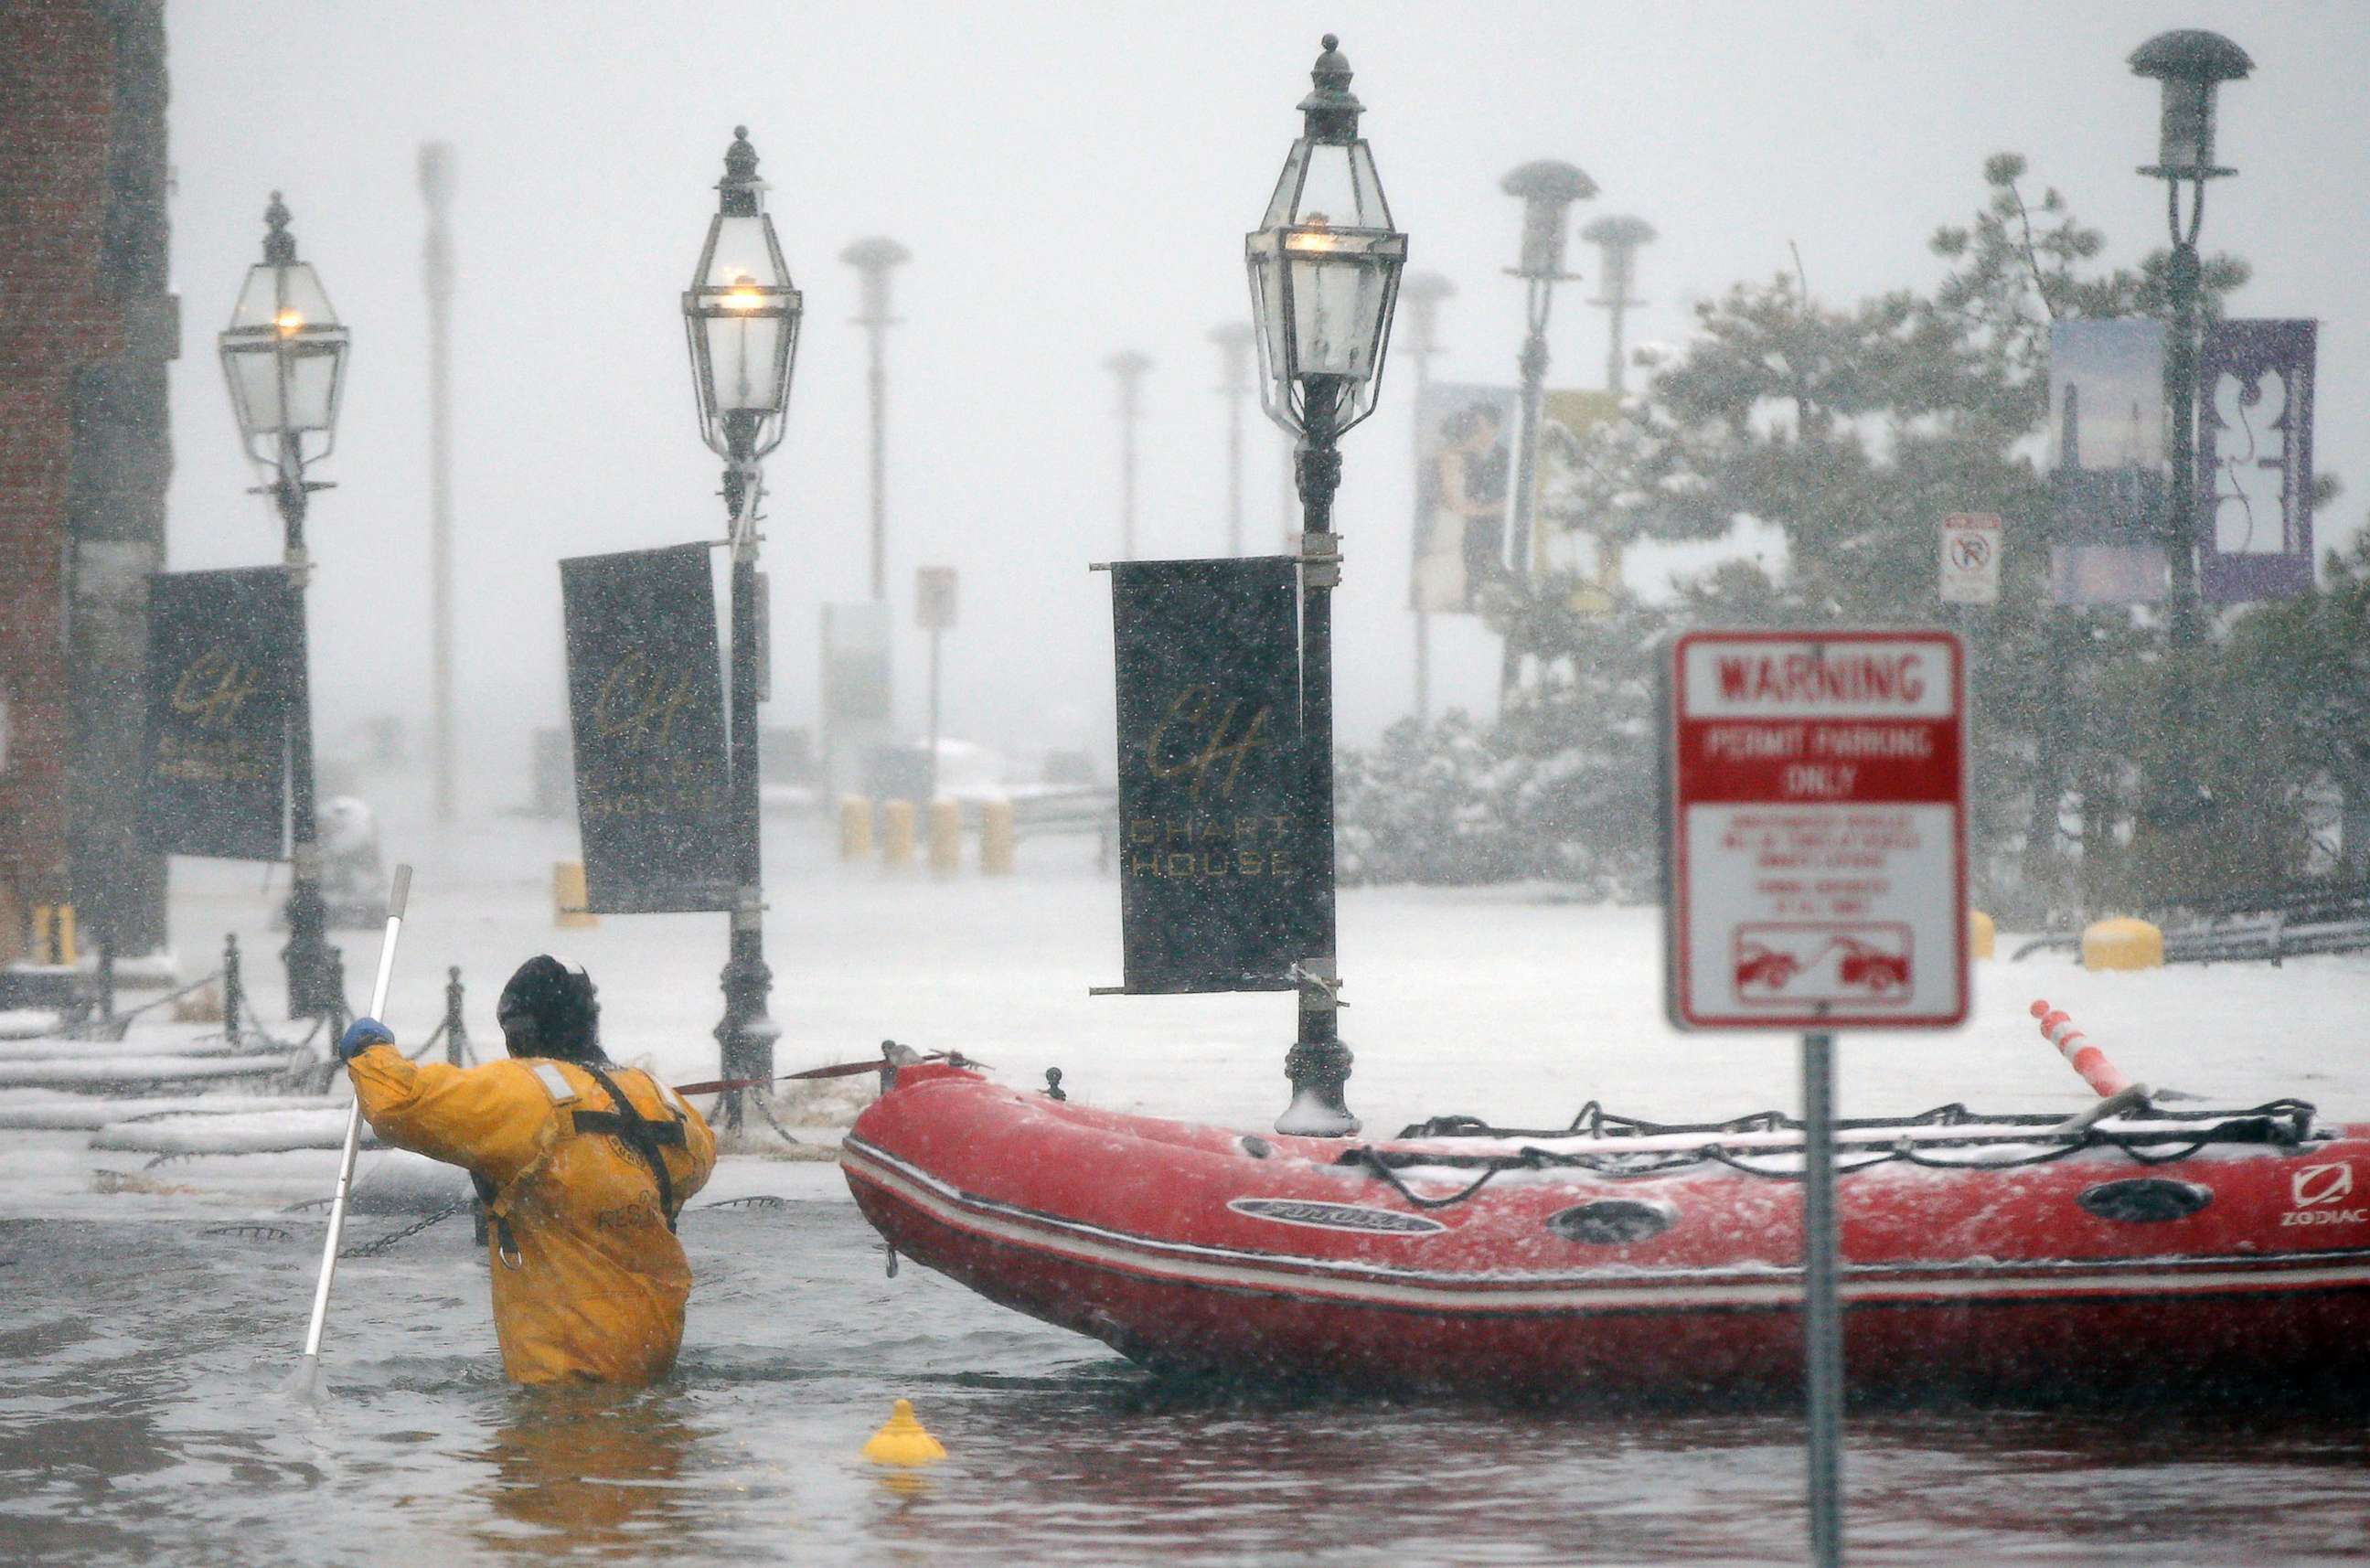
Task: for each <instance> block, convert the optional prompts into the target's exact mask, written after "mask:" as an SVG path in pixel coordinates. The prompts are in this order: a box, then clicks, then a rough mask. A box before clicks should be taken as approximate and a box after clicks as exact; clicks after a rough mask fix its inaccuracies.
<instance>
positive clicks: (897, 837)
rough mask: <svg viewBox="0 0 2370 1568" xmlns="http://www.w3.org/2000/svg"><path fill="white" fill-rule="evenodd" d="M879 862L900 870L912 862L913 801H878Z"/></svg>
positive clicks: (894, 869)
mask: <svg viewBox="0 0 2370 1568" xmlns="http://www.w3.org/2000/svg"><path fill="white" fill-rule="evenodd" d="M880 863H881V864H882V865H884V866H886V867H888V868H889V869H890V870H892V871H902V870H905V868H907V867H908V866H911V865H912V864H913V863H914V802H913V801H881V802H880Z"/></svg>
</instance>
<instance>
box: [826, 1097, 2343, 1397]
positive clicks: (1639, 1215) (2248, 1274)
mask: <svg viewBox="0 0 2370 1568" xmlns="http://www.w3.org/2000/svg"><path fill="white" fill-rule="evenodd" d="M1836 1158H1837V1170H1838V1172H1839V1177H1840V1179H1839V1182H1838V1189H1837V1190H1838V1198H1837V1203H1838V1208H1839V1213H1840V1216H1841V1224H1842V1249H1843V1259H1844V1275H1843V1284H1842V1292H1843V1300H1844V1309H1845V1310H1844V1334H1845V1360H1846V1366H1847V1377H1848V1378H1849V1381H1850V1384H1851V1387H1852V1389H1854V1391H1855V1392H1856V1393H1860V1394H1877V1395H1887V1396H1910V1397H1932V1396H1938V1395H1939V1396H1944V1397H1951V1396H1967V1395H1975V1394H1981V1393H1987V1392H2009V1391H2014V1390H2017V1389H2042V1390H2059V1389H2094V1390H2101V1391H2106V1392H2110V1393H2114V1394H2142V1393H2146V1394H2168V1395H2176V1396H2178V1395H2189V1394H2210V1393H2215V1392H2247V1393H2261V1392H2264V1391H2267V1390H2269V1389H2273V1388H2278V1387H2288V1388H2292V1389H2295V1390H2297V1391H2313V1390H2319V1391H2328V1390H2330V1389H2338V1390H2345V1391H2353V1390H2361V1389H2370V1127H2364V1126H2348V1127H2334V1128H2332V1127H2326V1126H2323V1125H2321V1124H2318V1122H2317V1121H2316V1119H2315V1116H2314V1112H2313V1108H2312V1107H2311V1106H2309V1105H2307V1104H2304V1103H2302V1102H2300V1101H2276V1102H2273V1103H2272V1104H2268V1105H2263V1106H2259V1107H2255V1108H2253V1109H2251V1110H2247V1111H2239V1112H2212V1113H2165V1112H2161V1111H2157V1110H2153V1109H2150V1108H2147V1107H2146V1106H2142V1107H2140V1108H2139V1109H2137V1110H2135V1111H2134V1112H2132V1113H2127V1114H2123V1115H2120V1116H2115V1117H2111V1118H2109V1119H2107V1120H2104V1121H2101V1122H2099V1123H2097V1124H2094V1125H2090V1126H2087V1127H2071V1126H2068V1125H2065V1124H2059V1123H2058V1122H2057V1121H2056V1119H2055V1118H2052V1117H2045V1116H1980V1115H1976V1114H1974V1113H1970V1112H1968V1111H1966V1110H1964V1109H1963V1108H1962V1107H1959V1106H1948V1107H1944V1108H1943V1109H1941V1110H1939V1111H1936V1112H1931V1113H1927V1114H1926V1115H1924V1116H1921V1117H1916V1118H1913V1119H1909V1120H1905V1121H1894V1122H1865V1121H1846V1122H1842V1123H1840V1124H1838V1132H1837V1157H1836ZM841 1163H842V1165H843V1167H844V1168H845V1170H846V1174H847V1179H848V1184H849V1185H850V1187H852V1188H853V1189H854V1191H855V1193H856V1199H857V1204H858V1205H861V1207H862V1208H863V1211H864V1213H865V1215H866V1216H867V1217H868V1218H869V1219H870V1220H871V1222H872V1223H873V1225H874V1226H876V1227H877V1228H879V1229H880V1233H881V1234H882V1235H883V1236H884V1237H886V1238H887V1239H889V1241H890V1243H891V1244H892V1246H893V1247H894V1248H895V1249H896V1251H899V1252H901V1253H903V1254H904V1255H905V1256H907V1257H909V1258H912V1259H913V1260H915V1262H920V1263H923V1264H926V1265H927V1266H928V1267H931V1268H934V1269H938V1270H939V1271H941V1272H943V1273H945V1274H949V1275H951V1276H952V1277H954V1278H955V1279H957V1280H960V1281H961V1282H962V1283H963V1284H965V1285H967V1286H971V1287H972V1289H974V1290H977V1291H979V1292H980V1293H981V1294H982V1295H984V1296H986V1297H989V1298H991V1299H993V1300H995V1301H998V1302H1001V1303H1003V1304H1004V1305H1006V1306H1008V1307H1012V1308H1014V1309H1018V1310H1019V1311H1022V1312H1026V1313H1029V1314H1030V1316H1032V1317H1036V1318H1041V1319H1043V1320H1045V1321H1047V1322H1050V1323H1056V1324H1059V1325H1061V1326H1063V1327H1064V1328H1069V1329H1075V1330H1076V1331H1078V1332H1081V1333H1085V1334H1090V1335H1092V1336H1093V1337H1095V1338H1096V1339H1099V1340H1100V1341H1102V1342H1103V1343H1106V1344H1109V1345H1110V1346H1112V1347H1113V1348H1114V1349H1117V1350H1118V1351H1120V1352H1122V1354H1124V1355H1128V1356H1130V1357H1133V1359H1135V1360H1138V1361H1140V1362H1143V1363H1145V1364H1146V1365H1148V1366H1155V1367H1158V1368H1162V1369H1165V1370H1174V1371H1179V1372H1189V1373H1216V1374H1225V1375H1234V1376H1243V1377H1249V1378H1260V1379H1273V1380H1291V1381H1297V1380H1302V1379H1307V1378H1318V1379H1324V1380H1328V1381H1332V1382H1337V1383H1350V1384H1353V1385H1373V1386H1386V1387H1394V1388H1409V1389H1457V1390H1496V1391H1500V1392H1515V1393H1520V1394H1524V1395H1530V1396H1536V1397H1549V1398H1553V1397H1599V1396H1608V1397H1609V1396H1637V1397H1645V1398H1676V1399H1682V1400H1689V1399H1702V1398H1707V1397H1713V1398H1723V1397H1729V1396H1734V1395H1748V1394H1758V1393H1772V1392H1780V1391H1784V1392H1791V1391H1795V1390H1798V1389H1800V1387H1801V1376H1802V1355H1801V1344H1802V1329H1801V1318H1800V1304H1801V1266H1800V1265H1801V1251H1802V1238H1801V1214H1802V1205H1801V1194H1802V1189H1801V1129H1800V1127H1799V1126H1798V1125H1797V1124H1794V1123H1792V1122H1790V1121H1789V1120H1787V1119H1786V1118H1783V1117H1781V1116H1777V1115H1776V1114H1775V1113H1770V1114H1766V1115H1761V1116H1754V1117H1748V1118H1745V1119H1743V1120H1741V1121H1737V1122H1733V1123H1727V1124H1720V1125H1717V1126H1708V1125H1707V1126H1659V1125H1654V1124H1647V1123H1641V1122H1636V1121H1630V1120H1627V1119H1624V1118H1620V1117H1615V1116H1610V1115H1607V1114H1605V1113H1601V1112H1599V1111H1597V1110H1596V1109H1595V1108H1593V1107H1591V1108H1590V1109H1589V1110H1588V1111H1585V1112H1583V1113H1582V1116H1581V1117H1580V1118H1579V1119H1578V1120H1576V1121H1575V1123H1574V1124H1572V1126H1571V1127H1570V1128H1568V1129H1562V1130H1558V1131H1553V1132H1519V1131H1507V1130H1503V1129H1497V1128H1489V1127H1483V1126H1480V1125H1479V1124H1475V1123H1472V1122H1470V1121H1469V1120H1467V1119H1464V1118H1448V1119H1444V1120H1443V1121H1440V1122H1434V1123H1428V1124H1424V1125H1423V1126H1421V1127H1416V1128H1410V1129H1409V1130H1408V1132H1407V1133H1406V1134H1403V1135H1402V1136H1399V1137H1398V1138H1392V1139H1385V1140H1364V1141H1362V1140H1358V1139H1310V1138H1292V1137H1282V1136H1269V1135H1265V1134H1242V1133H1234V1132H1228V1131H1225V1130H1224V1129H1221V1128H1217V1127H1205V1126H1195V1125H1191V1124H1184V1123H1178V1122H1167V1121H1158V1120H1155V1119H1152V1118H1148V1117H1143V1116H1128V1115H1120V1114H1115V1113H1110V1112H1106V1111H1096V1110H1092V1109H1089V1108H1087V1107H1084V1106H1080V1105H1076V1104H1072V1103H1068V1102H1065V1101H1057V1100H1055V1099H1053V1098H1051V1097H1050V1096H1048V1095H1047V1094H1044V1093H1024V1092H1020V1091H1017V1090H1010V1089H1005V1088H1000V1087H998V1086H996V1085H995V1084H992V1083H990V1082H988V1081H987V1080H986V1079H984V1078H981V1077H979V1076H978V1075H976V1074H975V1073H972V1072H968V1071H965V1070H962V1069H961V1068H959V1067H954V1066H935V1065H933V1066H908V1067H905V1068H903V1069H902V1071H900V1073H899V1074H898V1078H897V1081H896V1084H895V1086H894V1087H893V1088H892V1090H890V1091H889V1092H888V1093H887V1094H885V1095H883V1096H882V1097H881V1099H880V1101H878V1102H877V1103H875V1104H874V1105H872V1106H871V1107H870V1108H869V1110H867V1111H866V1112H865V1113H864V1114H863V1116H862V1117H861V1118H859V1119H858V1121H857V1124H856V1126H855V1128H854V1129H853V1131H852V1132H851V1133H850V1135H849V1136H848V1138H847V1140H846V1145H845V1146H844V1148H843V1150H842V1154H841Z"/></svg>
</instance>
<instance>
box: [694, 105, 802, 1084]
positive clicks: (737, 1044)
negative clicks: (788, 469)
mask: <svg viewBox="0 0 2370 1568" xmlns="http://www.w3.org/2000/svg"><path fill="white" fill-rule="evenodd" d="M716 190H717V203H716V215H715V217H713V218H712V219H710V220H709V221H708V242H707V243H706V244H705V245H704V246H702V247H701V248H700V252H699V267H698V270H697V271H695V272H694V273H693V274H692V280H691V287H689V288H687V289H685V291H684V293H683V323H684V331H685V337H686V339H687V340H688V342H689V346H690V350H691V368H692V386H693V388H694V390H695V391H696V393H697V395H698V398H699V433H700V438H701V439H702V440H703V441H705V442H706V443H707V444H708V449H709V450H710V451H712V452H714V453H715V454H716V455H718V456H719V457H722V458H723V459H724V462H725V467H724V503H725V509H726V511H727V512H728V513H729V514H730V516H731V548H732V698H731V700H732V717H731V780H732V814H733V820H734V832H733V848H734V858H735V861H736V872H737V874H736V876H735V879H734V880H735V881H736V882H737V883H738V884H739V887H738V893H737V895H736V897H735V900H734V905H733V909H732V937H731V956H730V957H728V958H727V959H726V961H725V964H724V973H723V976H722V979H723V987H724V1018H723V1021H721V1022H720V1023H719V1024H718V1025H717V1026H716V1040H717V1043H718V1044H719V1046H720V1047H721V1048H722V1055H723V1069H724V1076H725V1077H726V1078H755V1079H759V1080H765V1079H769V1078H772V1077H773V1076H774V1041H775V1039H776V1037H777V1036H778V1035H779V1034H780V1033H781V1031H780V1029H779V1028H778V1027H777V1026H776V1024H775V1023H774V1020H772V1019H770V1018H768V1017H767V1016H766V1015H765V997H766V994H767V992H768V991H770V990H771V989H772V986H773V980H774V975H773V972H772V971H771V970H769V969H768V968H766V967H765V892H764V887H763V882H764V861H763V858H762V856H761V853H760V850H759V845H758V837H757V833H758V816H757V769H758V762H757V755H758V752H757V701H758V688H759V672H758V659H759V658H760V656H761V654H762V652H763V650H762V649H761V648H760V647H759V645H758V643H759V638H758V625H759V620H760V616H761V611H760V608H759V605H758V598H759V590H758V577H757V520H758V502H759V500H760V497H761V496H762V494H763V491H764V483H765V480H764V474H763V472H762V470H761V469H760V468H759V467H758V459H759V458H761V457H763V456H765V455H766V454H767V453H769V452H771V451H773V450H774V448H775V447H777V446H778V445H780V444H781V442H782V432H783V429H784V426H785V423H786V420H787V416H788V410H789V401H790V367H791V363H792V361H793V360H794V359H795V358H796V356H797V353H798V346H799V319H800V298H799V291H798V290H797V289H796V288H794V287H793V286H792V285H791V282H790V270H789V267H788V264H787V263H786V262H784V261H783V259H782V248H781V245H780V243H779V242H778V241H777V239H776V238H775V237H774V225H773V220H771V219H770V218H768V217H766V215H765V182H764V181H763V180H761V179H758V178H757V150H756V149H755V148H754V147H753V146H751V145H750V144H749V130H748V127H747V126H745V125H736V126H734V127H733V128H732V145H731V148H730V149H729V150H728V151H727V152H726V153H725V155H724V178H723V179H720V180H719V181H717V185H716ZM741 1121H742V1100H741V1095H740V1093H739V1091H737V1090H735V1091H733V1092H732V1093H731V1098H730V1099H729V1100H728V1101H727V1102H726V1105H725V1124H726V1125H727V1126H728V1127H730V1128H732V1129H735V1130H737V1129H738V1128H739V1127H740V1125H741Z"/></svg>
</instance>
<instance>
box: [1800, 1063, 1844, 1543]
mask: <svg viewBox="0 0 2370 1568" xmlns="http://www.w3.org/2000/svg"><path fill="white" fill-rule="evenodd" d="M1840 1251H1841V1248H1840V1247H1839V1246H1838V1245H1837V1238H1836V1228H1835V1036H1834V1035H1832V1034H1805V1035H1803V1036H1802V1335H1803V1340H1804V1345H1803V1350H1804V1356H1803V1361H1804V1367H1805V1374H1806V1376H1805V1381H1806V1382H1807V1383H1808V1385H1809V1388H1808V1394H1809V1404H1810V1456H1811V1475H1810V1482H1811V1487H1810V1490H1811V1562H1812V1563H1813V1564H1814V1565H1815V1568H1837V1565H1838V1564H1840V1563H1841V1562H1843V1547H1844V1541H1843V1405H1844V1344H1843V1312H1842V1304H1841V1303H1840V1302H1839V1301H1838V1300H1837V1298H1836V1295H1835V1274H1836V1268H1837V1262H1838V1257H1837V1254H1838V1253H1839V1252H1840Z"/></svg>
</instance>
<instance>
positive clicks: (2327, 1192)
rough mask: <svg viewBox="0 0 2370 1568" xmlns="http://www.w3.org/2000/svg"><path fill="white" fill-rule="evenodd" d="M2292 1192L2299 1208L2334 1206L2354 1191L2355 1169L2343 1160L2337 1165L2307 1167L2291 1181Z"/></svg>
mask: <svg viewBox="0 0 2370 1568" xmlns="http://www.w3.org/2000/svg"><path fill="white" fill-rule="evenodd" d="M2290 1191H2292V1192H2293V1193H2295V1204H2296V1207H2298V1208H2306V1207H2308V1206H2310V1205H2314V1204H2333V1203H2335V1202H2336V1201H2337V1200H2338V1199H2340V1198H2342V1197H2345V1196H2347V1195H2348V1194H2350V1193H2352V1192H2353V1165H2352V1164H2351V1163H2349V1162H2347V1161H2343V1160H2341V1161H2339V1162H2338V1163H2337V1164H2335V1165H2307V1166H2306V1167H2305V1168H2304V1169H2303V1170H2299V1171H2297V1172H2296V1173H2295V1176H2294V1177H2293V1178H2292V1179H2291V1185H2290Z"/></svg>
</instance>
